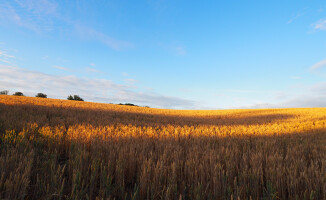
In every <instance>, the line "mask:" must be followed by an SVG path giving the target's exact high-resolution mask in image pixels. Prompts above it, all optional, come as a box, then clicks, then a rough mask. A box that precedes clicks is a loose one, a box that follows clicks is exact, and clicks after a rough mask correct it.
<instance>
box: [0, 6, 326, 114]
mask: <svg viewBox="0 0 326 200" xmlns="http://www.w3.org/2000/svg"><path fill="white" fill-rule="evenodd" d="M325 79H326V2H325V1H322V0H316V1H309V0H290V1H283V0H276V1H258V0H257V1H253V0H249V1H241V0H238V1H234V0H231V1H186V0H173V1H172V0H171V1H168V0H146V1H132V0H129V1H119V0H76V1H74V0H60V1H51V0H26V1H23V0H9V1H4V0H0V90H10V92H11V93H12V92H15V91H21V92H24V93H25V94H26V95H28V96H34V95H35V94H36V93H38V92H43V93H46V94H48V97H50V98H62V99H64V98H66V97H67V96H68V95H69V94H78V95H80V96H81V97H83V98H84V99H85V100H86V101H97V102H108V103H109V102H112V103H120V102H121V103H127V102H130V103H135V104H138V105H148V106H151V107H158V108H177V109H221V108H273V107H321V106H326V80H325Z"/></svg>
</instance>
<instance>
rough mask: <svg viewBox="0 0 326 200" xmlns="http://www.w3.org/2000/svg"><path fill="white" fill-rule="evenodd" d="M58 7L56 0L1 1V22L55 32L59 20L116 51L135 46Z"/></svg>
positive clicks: (84, 37)
mask: <svg viewBox="0 0 326 200" xmlns="http://www.w3.org/2000/svg"><path fill="white" fill-rule="evenodd" d="M58 7H59V5H58V4H57V3H56V2H52V1H48V0H29V1H21V0H16V1H15V2H11V3H10V2H4V3H0V13H1V15H0V24H9V25H12V24H14V25H16V26H20V27H23V28H26V29H29V30H32V31H34V32H36V33H38V34H41V33H44V32H53V30H54V29H55V28H56V27H55V26H59V24H60V23H58V21H59V22H61V23H63V24H66V25H68V28H67V27H66V26H61V28H62V29H65V30H66V31H67V32H73V34H77V35H78V36H80V38H82V39H87V40H94V41H97V42H100V43H102V44H104V45H106V46H108V47H110V48H111V49H114V50H116V51H121V50H125V49H130V48H133V47H134V45H133V44H131V43H130V42H127V41H123V40H118V39H116V38H113V37H111V36H109V35H107V34H105V33H103V32H100V31H98V30H96V29H94V28H91V27H88V26H84V25H82V24H80V23H77V22H76V21H74V20H71V19H69V18H67V17H64V16H62V15H61V14H60V13H59V12H58V10H59V9H58ZM18 11H19V12H18ZM18 13H19V14H18ZM56 21H57V22H56ZM71 27H72V28H73V29H71Z"/></svg>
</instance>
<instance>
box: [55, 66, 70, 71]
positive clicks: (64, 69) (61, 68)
mask: <svg viewBox="0 0 326 200" xmlns="http://www.w3.org/2000/svg"><path fill="white" fill-rule="evenodd" d="M53 68H55V69H59V70H62V71H66V72H69V71H71V70H70V69H68V68H66V67H62V66H57V65H55V66H53Z"/></svg>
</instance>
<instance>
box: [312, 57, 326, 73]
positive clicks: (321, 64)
mask: <svg viewBox="0 0 326 200" xmlns="http://www.w3.org/2000/svg"><path fill="white" fill-rule="evenodd" d="M322 67H326V59H325V60H322V61H319V62H318V63H316V64H314V65H313V66H311V67H310V70H316V69H319V68H322Z"/></svg>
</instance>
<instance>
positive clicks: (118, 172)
mask: <svg viewBox="0 0 326 200" xmlns="http://www.w3.org/2000/svg"><path fill="white" fill-rule="evenodd" d="M0 136H1V140H0V142H1V143H0V144H1V146H0V199H235V200H236V199H326V108H305V109H304V108H302V109H257V110H217V111H194V110H184V111H181V110H166V109H153V108H144V107H132V106H121V105H113V104H100V103H90V102H76V101H68V100H55V99H42V98H32V97H15V96H7V95H1V96H0Z"/></svg>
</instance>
